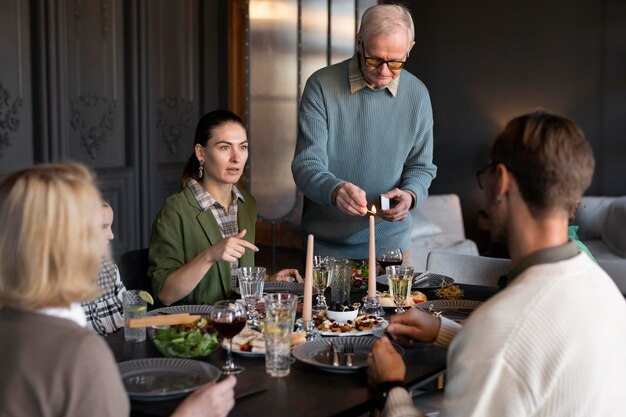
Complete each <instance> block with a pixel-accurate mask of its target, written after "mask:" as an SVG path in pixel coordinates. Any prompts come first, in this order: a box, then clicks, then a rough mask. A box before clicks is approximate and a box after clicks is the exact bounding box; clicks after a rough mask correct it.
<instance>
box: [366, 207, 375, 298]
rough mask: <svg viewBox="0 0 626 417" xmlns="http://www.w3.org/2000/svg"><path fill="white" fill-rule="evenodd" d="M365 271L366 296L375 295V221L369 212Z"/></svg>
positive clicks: (373, 208)
mask: <svg viewBox="0 0 626 417" xmlns="http://www.w3.org/2000/svg"><path fill="white" fill-rule="evenodd" d="M372 212H374V213H376V207H374V206H372ZM367 271H368V272H367V273H368V279H367V296H368V297H376V271H377V268H376V222H375V221H374V214H370V246H369V264H368V268H367Z"/></svg>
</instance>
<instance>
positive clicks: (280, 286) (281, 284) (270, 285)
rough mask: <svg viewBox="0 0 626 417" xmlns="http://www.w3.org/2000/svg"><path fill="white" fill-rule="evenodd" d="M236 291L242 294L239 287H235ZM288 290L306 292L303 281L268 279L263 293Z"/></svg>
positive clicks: (295, 292)
mask: <svg viewBox="0 0 626 417" xmlns="http://www.w3.org/2000/svg"><path fill="white" fill-rule="evenodd" d="M235 292H236V293H237V294H239V295H241V291H239V287H237V288H235ZM275 292H286V293H289V294H295V295H302V294H304V284H303V283H301V282H285V281H266V282H264V283H263V293H265V294H267V293H275Z"/></svg>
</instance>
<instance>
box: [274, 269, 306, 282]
mask: <svg viewBox="0 0 626 417" xmlns="http://www.w3.org/2000/svg"><path fill="white" fill-rule="evenodd" d="M267 280H268V281H286V282H294V281H296V282H304V280H303V279H302V276H301V275H300V272H298V270H297V269H281V270H280V271H278V272H277V273H275V274H274V275H269V276H268V277H267Z"/></svg>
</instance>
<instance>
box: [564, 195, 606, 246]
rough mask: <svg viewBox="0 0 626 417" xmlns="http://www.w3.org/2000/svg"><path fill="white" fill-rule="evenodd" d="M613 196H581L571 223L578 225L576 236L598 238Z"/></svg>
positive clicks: (584, 238)
mask: <svg viewBox="0 0 626 417" xmlns="http://www.w3.org/2000/svg"><path fill="white" fill-rule="evenodd" d="M614 199H615V198H614V197H595V196H592V197H583V198H582V200H581V202H580V205H579V206H578V209H577V210H576V217H575V219H574V221H573V222H572V224H575V225H577V226H578V227H579V229H578V237H579V238H580V239H581V240H583V241H585V240H592V239H600V237H601V236H602V234H603V231H604V224H605V219H606V217H607V215H608V212H609V207H610V206H611V203H612V202H613V200H614Z"/></svg>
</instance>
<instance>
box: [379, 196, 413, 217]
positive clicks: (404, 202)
mask: <svg viewBox="0 0 626 417" xmlns="http://www.w3.org/2000/svg"><path fill="white" fill-rule="evenodd" d="M383 196H384V197H387V198H388V199H389V200H393V201H395V203H396V204H395V206H394V207H393V208H390V209H389V210H381V211H379V212H378V215H379V216H380V217H381V218H383V219H384V220H387V221H388V222H399V221H402V220H404V219H406V216H407V214H408V213H409V209H410V208H411V205H412V204H413V198H414V197H413V195H412V194H411V193H410V192H408V191H404V190H401V189H399V188H394V189H393V190H391V191H388V192H386V193H385V194H383Z"/></svg>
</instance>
